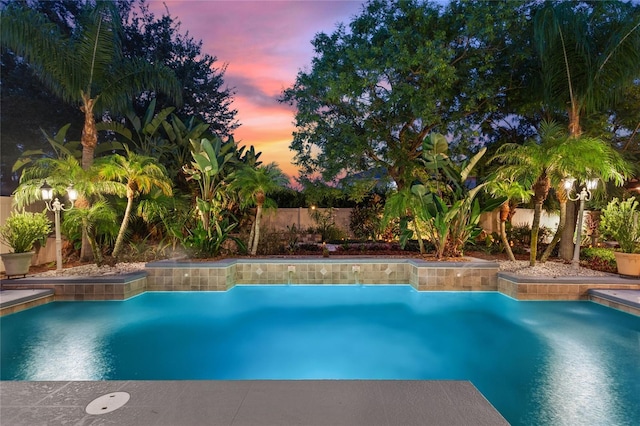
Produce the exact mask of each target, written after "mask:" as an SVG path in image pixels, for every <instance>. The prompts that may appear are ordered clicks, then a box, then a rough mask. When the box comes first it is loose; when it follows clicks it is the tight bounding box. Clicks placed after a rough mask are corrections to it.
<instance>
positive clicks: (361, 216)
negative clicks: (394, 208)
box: [349, 196, 384, 241]
mask: <svg viewBox="0 0 640 426" xmlns="http://www.w3.org/2000/svg"><path fill="white" fill-rule="evenodd" d="M383 214H384V203H383V202H382V199H381V198H380V197H379V196H374V197H371V198H369V199H367V200H366V201H365V202H363V203H360V204H357V205H356V206H355V207H353V209H351V214H350V216H349V229H351V232H352V233H353V235H354V236H355V237H356V238H358V239H360V240H373V241H376V240H378V239H379V237H380V234H381V232H383V231H381V222H382V216H383Z"/></svg>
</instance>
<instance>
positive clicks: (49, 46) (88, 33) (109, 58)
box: [0, 1, 182, 259]
mask: <svg viewBox="0 0 640 426" xmlns="http://www.w3.org/2000/svg"><path fill="white" fill-rule="evenodd" d="M78 19H79V22H78V23H77V24H76V25H75V27H74V28H75V31H74V32H73V33H72V34H71V35H68V34H65V33H63V32H62V31H61V30H60V28H59V27H58V26H57V25H56V24H55V23H54V22H52V21H51V20H49V19H48V18H47V16H45V15H44V14H41V13H38V12H36V11H34V10H33V9H29V8H26V7H23V6H22V5H20V4H18V3H11V4H9V5H8V6H7V7H6V8H5V9H4V10H3V11H2V15H1V16H0V43H1V44H2V46H4V47H8V48H10V49H11V50H13V51H14V52H15V53H16V54H17V55H19V56H21V57H22V58H23V59H24V60H25V61H26V62H27V63H29V64H31V65H32V69H33V71H34V72H35V74H36V75H37V77H38V78H39V79H40V80H41V81H42V82H43V84H45V86H46V87H47V88H48V89H49V90H51V92H52V93H53V94H55V95H56V96H58V97H59V98H60V99H62V100H63V101H64V102H68V103H71V104H79V105H80V110H81V111H82V112H83V114H84V126H83V129H82V137H81V143H82V168H84V169H85V170H88V169H89V168H90V167H91V165H92V164H93V160H94V155H95V149H96V146H97V144H98V131H97V128H96V121H95V115H96V114H100V113H103V112H106V111H107V110H109V111H111V112H124V111H126V110H128V109H129V106H130V103H131V99H132V98H133V97H134V96H136V95H138V94H140V93H141V92H142V91H144V90H151V91H160V92H164V93H166V94H167V95H168V96H169V97H170V98H173V99H174V100H175V101H176V103H180V102H181V97H182V92H181V88H180V83H179V81H178V79H177V78H176V76H175V74H174V72H173V71H171V70H170V69H169V68H167V67H165V66H163V65H161V64H151V63H149V62H147V61H145V60H143V59H138V58H125V57H124V56H123V54H122V50H121V49H120V35H121V31H120V24H121V17H120V14H119V12H118V8H117V6H116V4H115V2H110V1H100V2H97V3H96V5H92V4H90V3H87V4H86V6H85V7H84V9H83V10H82V13H81V15H80V16H79V18H78ZM78 204H79V205H88V201H87V200H85V199H83V198H80V199H79V200H78ZM84 237H86V235H85V236H84ZM84 237H83V242H82V250H81V257H82V258H83V259H87V258H89V257H90V255H89V251H88V249H87V244H86V243H88V241H87V240H86V238H84Z"/></svg>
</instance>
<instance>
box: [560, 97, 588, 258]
mask: <svg viewBox="0 0 640 426" xmlns="http://www.w3.org/2000/svg"><path fill="white" fill-rule="evenodd" d="M580 135H582V127H581V126H580V110H579V108H578V107H577V106H575V105H573V103H572V106H571V109H570V110H569V138H570V139H571V138H578V137H580ZM560 207H561V208H562V204H561V205H560ZM575 211H576V202H575V201H569V200H567V201H565V217H567V216H571V217H572V218H574V214H575ZM575 230H576V224H575V222H574V220H566V219H565V221H564V228H563V229H562V234H561V236H560V252H559V256H560V258H562V259H564V260H567V261H568V260H571V259H572V258H573V233H574V232H575ZM554 239H555V237H554Z"/></svg>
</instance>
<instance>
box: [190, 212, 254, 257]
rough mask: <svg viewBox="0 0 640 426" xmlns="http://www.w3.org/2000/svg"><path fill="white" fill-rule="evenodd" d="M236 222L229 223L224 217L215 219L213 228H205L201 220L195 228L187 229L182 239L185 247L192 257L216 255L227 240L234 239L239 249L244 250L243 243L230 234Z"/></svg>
mask: <svg viewBox="0 0 640 426" xmlns="http://www.w3.org/2000/svg"><path fill="white" fill-rule="evenodd" d="M236 226H238V224H237V222H233V223H231V221H230V220H229V218H227V217H225V218H224V219H222V220H220V221H215V222H214V226H213V229H211V228H209V229H205V228H204V226H203V225H202V223H201V222H198V224H197V225H196V226H195V228H192V229H189V230H188V235H187V236H186V237H185V238H184V240H183V245H184V247H185V249H187V251H188V252H189V254H190V255H191V256H194V257H203V258H206V257H216V256H218V255H220V253H221V251H222V249H223V245H224V243H225V242H227V240H232V241H234V242H235V243H236V244H237V246H238V248H239V249H240V251H244V250H245V246H244V243H243V242H242V241H241V240H240V239H239V238H237V237H235V236H233V235H231V231H233V230H234V229H235V228H236Z"/></svg>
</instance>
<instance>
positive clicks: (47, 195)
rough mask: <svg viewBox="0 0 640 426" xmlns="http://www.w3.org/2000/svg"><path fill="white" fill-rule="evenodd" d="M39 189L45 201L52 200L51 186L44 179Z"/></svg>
mask: <svg viewBox="0 0 640 426" xmlns="http://www.w3.org/2000/svg"><path fill="white" fill-rule="evenodd" d="M40 191H41V192H42V199H43V200H45V201H51V200H53V188H52V187H51V185H49V184H48V183H47V181H46V180H45V181H44V184H43V185H42V186H41V187H40Z"/></svg>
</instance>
